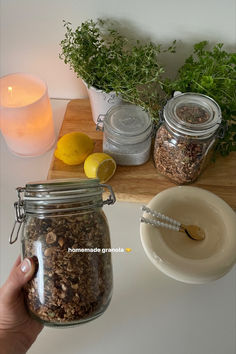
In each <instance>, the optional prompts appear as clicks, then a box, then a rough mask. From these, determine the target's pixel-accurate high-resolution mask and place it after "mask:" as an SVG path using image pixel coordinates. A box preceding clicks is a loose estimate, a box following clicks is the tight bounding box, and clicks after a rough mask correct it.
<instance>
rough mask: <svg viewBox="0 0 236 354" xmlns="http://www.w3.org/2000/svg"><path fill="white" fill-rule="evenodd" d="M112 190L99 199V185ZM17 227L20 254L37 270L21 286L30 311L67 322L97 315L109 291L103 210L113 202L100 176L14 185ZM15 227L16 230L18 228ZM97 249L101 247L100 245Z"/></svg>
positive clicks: (39, 316)
mask: <svg viewBox="0 0 236 354" xmlns="http://www.w3.org/2000/svg"><path fill="white" fill-rule="evenodd" d="M105 188H108V189H109V191H110V195H109V197H108V199H106V200H103V197H102V195H103V191H104V189H105ZM17 190H18V201H17V202H16V203H15V210H16V223H15V231H14V232H13V233H12V235H11V239H10V243H13V242H14V241H15V240H13V238H14V236H13V234H14V233H15V232H16V237H15V239H16V238H17V234H18V233H19V228H20V227H21V236H22V237H21V241H22V256H23V257H33V258H34V259H35V262H36V265H37V267H36V273H35V276H34V277H33V279H32V280H31V281H30V282H29V283H28V284H27V285H26V286H25V288H24V296H25V302H26V305H27V307H28V310H29V312H30V314H31V315H32V316H33V317H35V318H36V319H38V320H39V321H41V322H43V323H44V324H46V325H48V326H60V327H61V326H68V325H70V326H71V325H76V324H80V323H83V322H87V321H90V320H92V319H94V318H96V317H98V316H100V315H101V314H102V313H103V312H104V311H105V310H106V308H107V306H108V305H109V302H110V300H111V295H112V263H111V253H109V252H102V250H103V249H109V248H110V236H109V227H108V223H107V219H106V216H105V214H104V212H103V210H102V206H103V205H104V204H113V203H114V202H115V196H114V194H113V191H112V189H111V187H110V186H107V185H103V184H99V180H96V179H91V180H80V179H69V180H53V181H45V182H36V183H29V184H26V186H25V187H24V188H17ZM16 229H17V231H16ZM99 250H100V251H99Z"/></svg>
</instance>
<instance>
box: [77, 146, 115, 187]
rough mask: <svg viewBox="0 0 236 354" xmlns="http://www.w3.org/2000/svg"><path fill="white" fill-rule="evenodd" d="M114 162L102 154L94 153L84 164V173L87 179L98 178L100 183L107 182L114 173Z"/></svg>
mask: <svg viewBox="0 0 236 354" xmlns="http://www.w3.org/2000/svg"><path fill="white" fill-rule="evenodd" d="M115 170H116V162H115V160H114V159H113V158H112V157H111V156H109V155H108V154H105V153H103V152H95V153H94V154H91V155H89V156H88V157H87V159H86V160H85V162H84V172H85V174H86V176H87V177H88V178H99V179H100V182H101V183H105V182H107V181H108V180H109V179H110V178H111V177H112V176H113V175H114V173H115Z"/></svg>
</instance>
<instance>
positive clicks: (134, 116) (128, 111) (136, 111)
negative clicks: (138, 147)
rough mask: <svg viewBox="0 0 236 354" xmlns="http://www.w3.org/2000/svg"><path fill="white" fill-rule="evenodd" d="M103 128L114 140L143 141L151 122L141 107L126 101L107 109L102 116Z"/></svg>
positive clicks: (130, 142)
mask: <svg viewBox="0 0 236 354" xmlns="http://www.w3.org/2000/svg"><path fill="white" fill-rule="evenodd" d="M104 130H105V131H107V132H109V133H110V135H111V136H112V137H114V140H119V142H124V143H127V144H135V143H138V142H141V141H144V140H145V139H146V138H147V137H148V136H149V135H150V134H151V131H152V122H151V118H150V116H149V115H148V113H147V112H145V111H144V110H143V109H142V108H141V107H139V106H136V105H133V104H130V103H127V104H121V105H116V106H113V107H112V108H110V109H109V111H108V112H107V114H106V115H105V118H104ZM122 138H123V139H122ZM121 140H122V141H121Z"/></svg>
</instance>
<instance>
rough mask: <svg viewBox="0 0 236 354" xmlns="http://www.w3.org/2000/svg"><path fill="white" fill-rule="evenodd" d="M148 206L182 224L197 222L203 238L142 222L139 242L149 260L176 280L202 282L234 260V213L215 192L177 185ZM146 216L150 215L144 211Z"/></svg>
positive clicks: (227, 266) (218, 274)
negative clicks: (202, 232) (188, 235)
mask: <svg viewBox="0 0 236 354" xmlns="http://www.w3.org/2000/svg"><path fill="white" fill-rule="evenodd" d="M148 207H149V208H151V209H153V210H156V211H158V212H160V213H162V214H165V215H167V216H170V217H172V218H174V219H176V220H178V221H180V222H181V223H183V224H193V225H198V226H200V227H201V228H202V229H203V230H204V231H205V235H206V238H205V239H204V240H203V241H194V240H191V239H190V238H189V237H187V236H186V235H185V234H183V233H180V232H177V231H173V230H168V229H164V228H156V227H153V226H151V225H148V224H144V223H141V225H140V234H141V242H142V245H143V248H144V250H145V253H146V254H147V256H148V258H149V259H150V261H151V262H152V263H153V264H154V265H155V266H156V267H157V268H158V269H159V270H160V271H162V272H163V273H165V274H166V275H168V276H169V277H171V278H174V279H176V280H179V281H182V282H185V283H192V284H202V283H207V282H209V281H211V280H214V279H217V278H220V277H222V276H223V275H224V274H226V273H227V272H228V271H229V270H230V269H231V268H232V267H233V265H234V264H235V262H236V214H235V212H234V211H233V209H232V208H231V207H230V206H229V205H228V204H227V203H226V202H224V201H223V200H222V199H221V198H219V197H217V196H216V195H215V194H213V193H211V192H209V191H207V190H204V189H201V188H196V187H189V186H179V187H173V188H169V189H166V190H164V191H163V192H161V193H159V194H157V195H156V196H155V197H154V198H153V199H152V200H151V201H150V202H149V204H148ZM144 216H145V217H150V215H149V214H146V213H144Z"/></svg>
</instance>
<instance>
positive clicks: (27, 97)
mask: <svg viewBox="0 0 236 354" xmlns="http://www.w3.org/2000/svg"><path fill="white" fill-rule="evenodd" d="M0 126H1V131H2V134H3V137H4V138H5V141H6V143H7V145H8V147H9V149H10V150H11V151H12V152H13V153H15V154H17V155H20V156H37V155H41V154H43V153H45V152H46V151H48V150H49V149H50V148H51V147H52V145H53V143H54V141H55V131H54V124H53V119H52V109H51V105H50V101H49V98H48V90H47V86H46V84H45V83H44V82H43V81H42V80H40V79H39V78H37V77H35V76H32V75H29V74H22V73H17V74H10V75H7V76H3V77H2V78H0Z"/></svg>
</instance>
